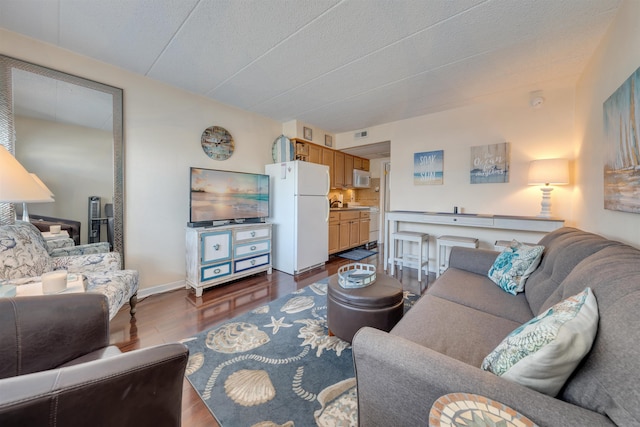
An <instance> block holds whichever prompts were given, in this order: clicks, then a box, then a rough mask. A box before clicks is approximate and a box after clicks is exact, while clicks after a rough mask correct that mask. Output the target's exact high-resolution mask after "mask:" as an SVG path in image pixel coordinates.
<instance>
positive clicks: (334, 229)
mask: <svg viewBox="0 0 640 427" xmlns="http://www.w3.org/2000/svg"><path fill="white" fill-rule="evenodd" d="M339 250H340V213H338V212H330V213H329V253H330V254H333V253H336V252H338V251H339Z"/></svg>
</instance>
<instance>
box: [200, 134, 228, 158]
mask: <svg viewBox="0 0 640 427" xmlns="http://www.w3.org/2000/svg"><path fill="white" fill-rule="evenodd" d="M200 143H201V144H202V149H203V150H204V152H205V153H206V154H207V156H209V157H211V158H212V159H213V160H227V159H228V158H229V157H231V155H232V154H233V150H234V149H235V144H234V142H233V137H232V136H231V134H230V133H229V132H228V131H227V130H226V129H225V128H223V127H220V126H211V127H208V128H206V129H205V130H204V132H202V138H201V139H200Z"/></svg>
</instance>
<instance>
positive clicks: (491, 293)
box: [427, 267, 534, 325]
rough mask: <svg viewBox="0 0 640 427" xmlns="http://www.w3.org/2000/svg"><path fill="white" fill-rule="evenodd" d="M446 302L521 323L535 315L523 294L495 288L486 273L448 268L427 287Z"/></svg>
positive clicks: (431, 293)
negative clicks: (512, 293)
mask: <svg viewBox="0 0 640 427" xmlns="http://www.w3.org/2000/svg"><path fill="white" fill-rule="evenodd" d="M427 293H428V294H429V295H434V296H437V297H440V298H442V299H446V300H448V301H452V302H455V303H458V304H462V305H464V306H467V307H470V308H473V309H476V310H479V311H483V312H485V313H488V314H492V315H494V316H497V317H503V318H505V319H507V320H511V321H513V322H517V323H518V325H521V324H523V323H525V322H527V321H529V320H531V318H533V317H534V315H533V313H532V312H531V309H530V308H529V303H528V302H527V299H526V298H525V296H524V294H522V293H520V294H518V295H511V294H508V293H506V292H504V291H503V290H502V289H500V288H499V287H497V286H496V285H495V284H494V283H493V282H492V281H491V280H489V278H488V277H487V276H486V274H482V275H480V274H474V273H470V272H468V271H465V270H459V269H457V268H451V267H449V268H448V269H447V271H445V272H444V273H443V274H442V275H440V277H439V278H438V280H436V281H435V282H434V283H433V284H432V285H431V286H429V289H428V290H427Z"/></svg>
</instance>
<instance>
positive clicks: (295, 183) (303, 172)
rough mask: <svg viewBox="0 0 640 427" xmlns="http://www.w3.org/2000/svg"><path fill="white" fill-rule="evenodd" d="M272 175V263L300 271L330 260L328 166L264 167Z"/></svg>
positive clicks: (285, 269)
mask: <svg viewBox="0 0 640 427" xmlns="http://www.w3.org/2000/svg"><path fill="white" fill-rule="evenodd" d="M265 173H266V174H267V175H269V201H270V207H269V221H270V222H271V223H272V224H273V239H272V242H273V243H272V245H273V246H272V256H273V258H272V264H273V268H275V269H276V270H280V271H283V272H285V273H288V274H298V273H302V272H303V271H306V270H310V269H312V268H315V267H319V266H322V265H324V263H325V262H327V260H328V259H329V199H328V197H327V195H328V194H329V185H330V181H329V167H328V166H325V165H318V164H315V163H309V162H302V161H294V162H284V163H275V164H271V165H266V166H265Z"/></svg>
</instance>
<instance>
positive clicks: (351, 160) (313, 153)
mask: <svg viewBox="0 0 640 427" xmlns="http://www.w3.org/2000/svg"><path fill="white" fill-rule="evenodd" d="M291 141H292V142H293V144H294V146H295V159H296V160H301V161H304V162H311V163H318V164H321V165H326V166H329V176H330V177H331V187H332V188H353V170H354V169H361V170H366V171H368V170H369V159H365V158H362V157H357V156H353V155H351V154H347V153H343V152H342V151H338V150H334V149H332V148H327V147H323V146H321V145H318V144H314V143H311V142H308V141H306V140H302V139H296V138H293V139H292V140H291Z"/></svg>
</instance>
